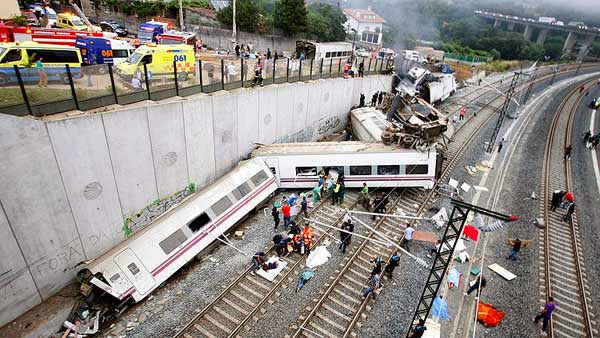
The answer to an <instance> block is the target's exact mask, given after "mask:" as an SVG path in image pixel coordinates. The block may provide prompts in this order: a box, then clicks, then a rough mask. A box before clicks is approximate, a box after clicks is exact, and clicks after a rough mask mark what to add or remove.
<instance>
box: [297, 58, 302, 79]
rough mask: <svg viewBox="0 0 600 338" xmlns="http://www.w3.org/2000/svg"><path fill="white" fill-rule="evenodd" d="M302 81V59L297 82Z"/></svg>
mask: <svg viewBox="0 0 600 338" xmlns="http://www.w3.org/2000/svg"><path fill="white" fill-rule="evenodd" d="M301 79H302V59H300V67H299V68H298V81H300V80H301Z"/></svg>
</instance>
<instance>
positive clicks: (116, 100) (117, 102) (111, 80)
mask: <svg viewBox="0 0 600 338" xmlns="http://www.w3.org/2000/svg"><path fill="white" fill-rule="evenodd" d="M107 65H108V75H109V76H110V86H111V88H112V93H113V97H114V98H115V104H119V98H118V96H117V87H116V86H115V75H114V74H113V69H112V63H109V64H107Z"/></svg>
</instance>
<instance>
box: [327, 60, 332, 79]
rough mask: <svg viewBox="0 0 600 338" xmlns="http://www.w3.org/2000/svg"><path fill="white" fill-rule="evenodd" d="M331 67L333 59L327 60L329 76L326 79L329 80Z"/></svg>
mask: <svg viewBox="0 0 600 338" xmlns="http://www.w3.org/2000/svg"><path fill="white" fill-rule="evenodd" d="M331 66H333V59H329V76H328V77H327V78H328V79H329V78H331Z"/></svg>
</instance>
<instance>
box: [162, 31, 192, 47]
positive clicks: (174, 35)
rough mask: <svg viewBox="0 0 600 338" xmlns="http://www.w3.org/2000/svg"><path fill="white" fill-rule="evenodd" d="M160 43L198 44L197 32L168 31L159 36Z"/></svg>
mask: <svg viewBox="0 0 600 338" xmlns="http://www.w3.org/2000/svg"><path fill="white" fill-rule="evenodd" d="M158 43H159V44H161V45H176V44H186V45H191V46H194V45H195V44H196V33H191V32H179V31H168V32H166V33H164V34H161V35H159V36H158Z"/></svg>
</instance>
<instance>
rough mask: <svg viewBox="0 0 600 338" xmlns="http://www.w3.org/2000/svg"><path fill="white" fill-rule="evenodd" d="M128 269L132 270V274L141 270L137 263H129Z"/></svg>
mask: <svg viewBox="0 0 600 338" xmlns="http://www.w3.org/2000/svg"><path fill="white" fill-rule="evenodd" d="M127 269H129V271H131V274H132V275H134V276H135V275H137V274H138V273H139V272H140V269H139V268H138V267H137V265H135V263H131V264H129V265H127Z"/></svg>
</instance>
